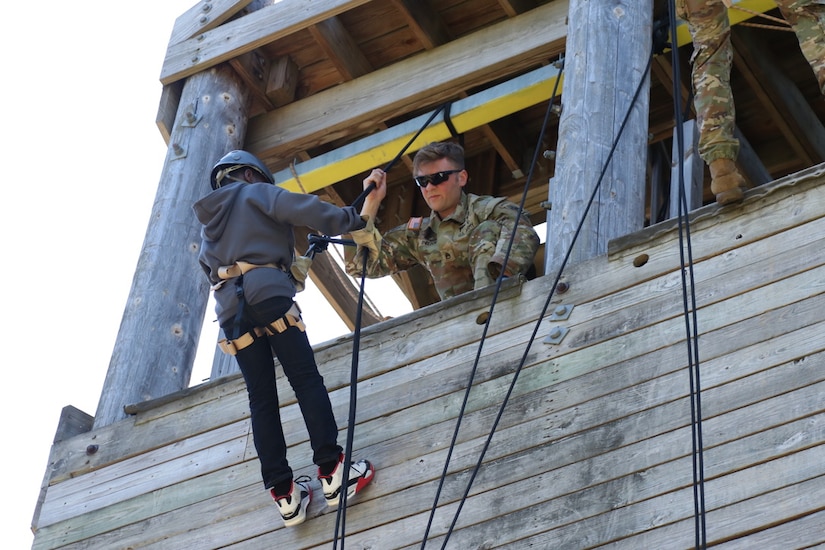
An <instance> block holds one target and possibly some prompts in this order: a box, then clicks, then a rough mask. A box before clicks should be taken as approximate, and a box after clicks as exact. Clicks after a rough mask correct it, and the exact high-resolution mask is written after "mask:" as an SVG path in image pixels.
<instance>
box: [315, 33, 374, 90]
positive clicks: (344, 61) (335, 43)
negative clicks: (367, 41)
mask: <svg viewBox="0 0 825 550" xmlns="http://www.w3.org/2000/svg"><path fill="white" fill-rule="evenodd" d="M309 32H310V34H311V35H312V37H313V38H314V39H315V41H316V42H318V44H319V45H320V46H321V49H323V50H324V53H325V54H327V57H329V58H330V60H331V61H332V64H333V65H335V68H336V69H338V72H339V73H341V76H343V78H344V80H355V79H356V78H358V77H359V76H363V75H365V74H367V73H370V72H372V65H370V62H369V61H368V60H367V58H366V56H364V54H363V53H362V52H361V50H360V49H359V48H358V44H356V42H355V40H353V38H352V36H350V34H349V32H347V29H346V28H344V25H343V24H342V23H341V21H340V19H338V18H337V17H330V18H329V19H326V20H324V21H321V22H320V23H318V24H316V25H311V26H310V27H309Z"/></svg>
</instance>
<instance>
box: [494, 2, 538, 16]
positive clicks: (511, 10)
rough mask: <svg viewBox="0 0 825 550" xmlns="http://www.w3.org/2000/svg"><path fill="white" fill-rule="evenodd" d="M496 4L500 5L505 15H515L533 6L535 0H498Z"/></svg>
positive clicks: (534, 5)
mask: <svg viewBox="0 0 825 550" xmlns="http://www.w3.org/2000/svg"><path fill="white" fill-rule="evenodd" d="M498 5H499V6H501V9H503V10H504V12H505V13H506V14H507V17H515V16H516V15H519V14H520V13H524V12H527V11H530V10H531V9H533V8H535V7H536V0H498Z"/></svg>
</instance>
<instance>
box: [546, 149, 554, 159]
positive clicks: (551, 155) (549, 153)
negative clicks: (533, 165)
mask: <svg viewBox="0 0 825 550" xmlns="http://www.w3.org/2000/svg"><path fill="white" fill-rule="evenodd" d="M543 156H544V158H546V159H547V160H553V159H555V158H556V152H555V151H551V150H550V149H548V150H547V151H545V152H544V153H543Z"/></svg>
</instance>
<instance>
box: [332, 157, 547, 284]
mask: <svg viewBox="0 0 825 550" xmlns="http://www.w3.org/2000/svg"><path fill="white" fill-rule="evenodd" d="M413 176H414V177H413V180H414V181H415V183H416V184H417V185H418V187H419V188H420V189H421V194H422V195H423V196H424V200H425V201H426V202H427V205H428V206H429V207H430V208H431V209H432V212H431V213H430V216H429V217H427V218H412V219H410V221H409V222H408V223H407V224H405V225H401V226H399V227H396V228H394V229H391V230H389V231H388V232H387V233H386V234H384V235H383V236H382V235H381V234H380V233H379V232H378V231H377V230H376V229H375V226H374V223H375V216H376V215H377V214H378V207H379V206H380V204H381V201H382V200H383V199H384V197H385V196H386V194H387V185H386V184H387V175H386V174H385V173H384V171H383V170H381V169H378V168H376V169H374V170H373V171H372V172H371V173H370V175H369V176H367V177H366V178H365V179H364V188H365V189H366V188H367V187H368V186H369V185H370V183H374V184H375V185H376V189H375V191H373V192H372V193H370V194H369V195H368V196H367V198H366V199H365V201H364V206H363V208H362V209H361V216H362V217H367V218H368V221H367V226H366V227H365V228H364V229H361V230H358V231H353V232H352V237H353V239H354V240H355V241H356V243H358V251H357V252H356V255H355V257H354V258H353V259H351V260H350V261H348V262H347V266H346V269H347V273H349V274H350V275H353V276H358V275H360V274H361V269H362V265H363V264H362V261H363V259H362V258H363V256H362V255H361V252H362V250H363V249H364V248H365V247H366V248H367V249H369V251H370V254H369V260H368V262H367V274H366V275H367V277H383V276H385V275H390V274H393V273H397V272H399V271H404V270H406V269H409V268H411V267H413V266H414V265H416V264H419V265H422V266H424V267H425V268H426V269H427V271H429V273H430V275H431V276H432V279H433V282H434V283H435V288H436V290H437V291H438V295H439V296H440V298H441V299H442V300H444V299H446V298H450V297H452V296H456V295H458V294H461V293H464V292H467V291H470V290H473V289H478V288H482V287H485V286H488V285H491V284H493V283H495V281H496V279H497V278H498V276H499V274H500V273H501V271H502V269H503V270H504V275H505V276H508V277H511V276H516V275H518V274H524V273H526V272H527V270H528V269H529V268H530V267H531V266H532V265H533V258H534V256H535V255H536V251H537V250H538V246H539V237H538V235H537V234H536V232H535V230H534V229H533V227H532V226H531V225H530V218H529V217H528V216H527V214H526V213H524V212H523V213H522V215H521V217H520V218H519V223H518V226H515V219H516V216H517V215H518V212H519V207H518V206H517V205H515V204H513V203H512V202H509V201H507V200H505V199H503V198H497V197H490V196H477V195H473V194H468V193H465V192H464V186H465V185H466V184H467V178H468V175H467V171H466V170H465V169H464V149H463V148H462V147H461V146H460V145H458V144H457V143H452V142H440V143H431V144H429V145H427V146H425V147H423V148H422V149H420V150H419V151H418V152H417V153H416V155H415V157H414V159H413ZM514 226H515V227H514ZM514 230H515V231H516V238H515V240H514V242H513V248H512V251H511V252H510V257H509V260H508V262H507V266H506V267H504V266H503V263H504V256H505V254H506V252H507V247H508V245H509V242H510V235H511V234H512V231H514Z"/></svg>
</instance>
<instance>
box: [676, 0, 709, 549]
mask: <svg viewBox="0 0 825 550" xmlns="http://www.w3.org/2000/svg"><path fill="white" fill-rule="evenodd" d="M668 11H669V18H670V28H671V29H674V32H673V33H672V34H674V33H675V29H676V6H675V2H674V0H670V1H669V2H668ZM677 46H678V44H675V40H674V44H673V45H672V47H671V63H672V65H673V111H674V114H675V116H676V132H675V133H676V143H677V147H676V150H677V151H679V152H680V154H679V155H678V157H679V160H678V162H679V171H678V172H679V258H680V261H681V269H680V270H679V271H680V272H681V277H682V307H683V309H684V319H685V335H686V343H687V351H688V374H689V378H690V396H691V401H690V418H691V423H690V424H691V435H692V437H691V443H692V455H691V456H692V459H693V507H694V510H693V515H694V529H695V542H696V548H697V549H700V550H704V549H705V548H706V547H707V522H706V519H707V518H706V508H705V477H704V469H705V465H704V442H703V436H702V399H701V393H702V390H701V383H700V369H699V335H698V328H697V327H698V323H697V318H696V285H695V280H694V274H693V251H692V247H691V242H690V220H689V218H688V206H687V197H686V195H685V177H684V158H683V155H682V154H681V151H684V135H683V125H684V123H683V117H682V109H681V105H680V101H679V98H680V96H681V93H680V91H681V89H682V87H681V81H680V67H679V51H678V48H677ZM692 90H693V86H691V97H692ZM688 109H689V106H686V107H685V112H687V110H688ZM685 254H687V261H686V260H685ZM686 268H687V269H686ZM686 272H687V275H686ZM688 275H689V279H690V280H689V284H690V300H688V280H687V279H688ZM689 301H690V303H688V302H689Z"/></svg>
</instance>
